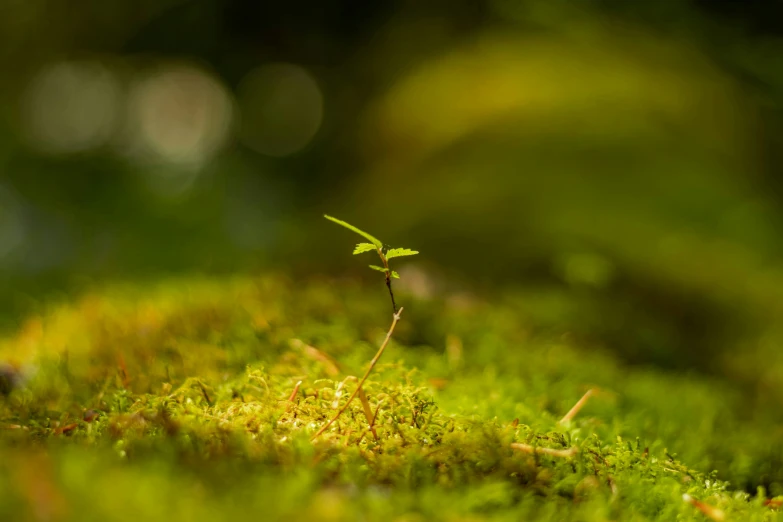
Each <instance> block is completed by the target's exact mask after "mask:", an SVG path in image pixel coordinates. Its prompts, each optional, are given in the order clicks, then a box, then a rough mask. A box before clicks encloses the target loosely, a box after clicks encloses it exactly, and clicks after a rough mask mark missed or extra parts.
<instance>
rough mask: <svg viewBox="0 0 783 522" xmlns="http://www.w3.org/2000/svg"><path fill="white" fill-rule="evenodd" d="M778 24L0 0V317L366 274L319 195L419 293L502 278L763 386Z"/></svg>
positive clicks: (709, 7) (606, 6) (771, 331)
mask: <svg viewBox="0 0 783 522" xmlns="http://www.w3.org/2000/svg"><path fill="white" fill-rule="evenodd" d="M781 20H783V4H781V3H780V2H744V3H740V2H730V1H718V0H709V1H685V0H683V1H661V2H623V1H611V0H585V1H580V2H572V1H554V0H540V1H538V0H515V1H512V0H486V1H479V2H467V1H466V2H455V1H453V0H452V1H431V2H413V1H403V0H398V1H393V0H388V1H380V2H357V1H350V0H342V1H338V2H323V3H310V2H300V1H289V2H254V1H249V0H248V1H230V2H225V1H218V0H203V1H186V0H162V1H161V0H154V1H152V0H141V1H134V2H130V1H124V0H118V1H114V2H109V3H107V2H104V1H100V0H90V1H85V2H79V5H78V7H75V6H74V5H69V3H67V2H65V3H64V2H54V1H51V0H25V1H8V2H4V3H3V5H2V6H1V7H0V78H2V80H0V288H2V290H0V311H2V315H1V316H0V319H1V321H0V325H1V326H2V327H3V328H4V329H5V330H6V331H13V330H15V329H16V328H17V327H18V325H19V322H20V321H21V320H22V318H23V317H24V316H26V315H28V314H32V313H36V312H39V311H40V310H41V309H42V308H43V307H45V306H46V303H47V302H49V301H50V300H51V299H62V298H64V297H67V296H70V295H78V294H79V292H80V291H81V290H82V289H84V288H86V287H90V286H92V285H95V284H98V283H100V282H102V281H113V280H118V279H119V280H123V281H136V280H149V279H157V278H160V277H165V276H166V275H170V274H178V273H185V274H188V273H194V272H197V273H210V274H212V273H233V272H257V271H259V270H267V269H274V270H283V271H286V272H288V273H290V274H291V275H292V277H294V278H296V277H301V278H307V277H310V276H311V275H313V274H321V275H323V274H343V273H346V272H351V271H354V272H355V274H356V275H357V276H358V277H366V278H367V280H368V281H373V282H375V280H374V279H373V277H374V276H377V274H374V273H371V272H370V271H369V270H366V268H365V267H363V266H362V264H361V263H358V262H356V260H354V259H349V258H346V254H347V252H349V250H350V248H351V244H352V242H353V240H354V239H355V238H351V237H349V236H348V235H347V233H345V232H344V231H341V230H338V229H337V228H336V227H334V225H331V224H329V223H327V222H326V221H325V220H323V219H322V218H321V214H323V213H324V212H329V213H331V214H334V215H336V216H338V217H341V218H343V219H346V220H348V221H351V222H354V223H356V224H357V225H359V226H361V227H362V228H366V229H367V230H369V231H371V232H372V233H373V234H376V235H378V236H379V237H380V238H381V239H383V240H384V241H386V242H388V243H390V244H392V245H395V246H396V245H400V246H406V247H412V248H415V249H418V250H421V251H422V255H421V256H419V257H420V259H417V260H416V261H417V263H409V264H408V265H407V267H406V268H407V273H406V272H405V271H404V270H403V280H404V281H405V280H407V281H408V283H407V284H408V285H409V289H410V290H413V291H415V292H419V293H421V292H431V293H432V292H434V293H437V292H438V289H439V288H442V287H443V285H452V286H458V287H464V288H468V289H471V290H472V291H478V292H482V293H484V295H488V296H492V295H493V293H495V292H498V293H499V292H505V293H508V292H512V293H513V292H515V291H517V290H518V291H519V298H518V302H519V304H518V306H519V308H520V310H521V311H523V312H524V313H526V314H530V315H532V316H534V317H536V318H537V321H538V324H540V325H544V327H546V328H551V330H552V331H553V332H556V333H563V334H567V335H569V336H573V337H576V338H578V339H581V340H582V341H583V342H584V343H586V344H587V345H595V346H600V347H602V348H606V349H610V350H614V351H616V352H617V353H619V354H620V356H621V357H622V358H623V359H624V360H627V361H630V362H632V363H639V364H654V365H658V366H662V367H666V368H672V369H673V370H676V371H697V372H707V373H711V374H714V375H717V376H720V377H727V378H731V379H734V380H736V381H737V382H741V383H743V386H746V387H747V388H749V389H750V390H751V391H753V392H754V394H758V396H763V397H766V398H768V399H769V398H770V397H771V398H772V399H769V400H772V401H773V404H778V403H777V402H775V401H777V400H778V399H781V400H783V376H782V375H780V372H779V371H778V369H779V368H780V366H776V365H775V364H776V363H780V362H781V361H780V360H779V359H780V358H782V357H783V355H781V353H783V350H780V349H779V346H780V345H781V343H782V342H783V332H781V330H780V321H779V317H780V316H781V313H783V234H781V225H783V177H781V167H780V166H781V164H782V163H783V162H782V160H783V152H781V151H782V150H783V147H782V145H783V110H782V109H783V65H782V64H781V59H780V58H781V56H783V22H781ZM365 272H366V273H365ZM381 298H384V296H383V295H382V290H380V289H379V299H381ZM384 320H385V319H384ZM770 368H771V370H770Z"/></svg>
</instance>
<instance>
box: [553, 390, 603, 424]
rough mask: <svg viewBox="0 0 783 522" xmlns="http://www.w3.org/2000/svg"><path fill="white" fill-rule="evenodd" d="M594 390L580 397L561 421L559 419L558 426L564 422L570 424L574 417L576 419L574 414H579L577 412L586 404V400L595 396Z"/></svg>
mask: <svg viewBox="0 0 783 522" xmlns="http://www.w3.org/2000/svg"><path fill="white" fill-rule="evenodd" d="M595 392H596V390H595V388H590V389H589V390H587V392H585V394H584V395H582V398H581V399H579V400H578V401H576V404H574V407H573V408H571V409H570V410H568V413H566V414H565V415H564V416H563V418H562V419H560V421H559V424H565V423H566V422H570V421H571V420H572V419H573V418H574V417H576V414H577V413H579V411H580V410H581V409H582V408H584V405H585V404H587V401H588V399H590V397H592V396H593V395H595Z"/></svg>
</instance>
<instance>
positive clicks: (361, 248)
mask: <svg viewBox="0 0 783 522" xmlns="http://www.w3.org/2000/svg"><path fill="white" fill-rule="evenodd" d="M371 251H376V252H377V251H378V249H377V248H375V245H373V244H372V243H359V244H358V245H356V248H354V249H353V255H356V254H364V253H365V252H371Z"/></svg>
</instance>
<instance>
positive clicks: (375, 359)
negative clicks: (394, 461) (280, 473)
mask: <svg viewBox="0 0 783 522" xmlns="http://www.w3.org/2000/svg"><path fill="white" fill-rule="evenodd" d="M402 310H403V309H402V308H400V310H399V311H398V312H396V313H395V314H394V319H393V320H392V324H391V327H389V331H388V332H387V333H386V339H384V340H383V343H382V344H381V347H380V348H378V352H377V353H376V354H375V357H373V358H372V361H370V367H369V368H367V371H366V372H365V373H364V377H362V380H360V381H359V384H358V385H357V386H356V390H354V392H353V394H351V396H350V397H349V398H348V401H347V402H346V403H345V404H344V405H343V407H342V408H340V410H339V411H338V412H337V413H336V414H335V416H334V417H332V418H331V420H330V421H329V422H327V423H326V424H324V425H323V426H322V427H321V429H320V430H318V431H317V432H316V434H315V435H313V436H312V437H311V438H310V440H315V439H317V438H318V436H319V435H321V434H322V433H323V432H325V431H326V430H327V429H328V428H329V426H331V425H332V424H334V421H336V420H337V419H338V418H339V417H340V415H342V414H343V412H344V411H345V410H346V409H348V405H349V404H351V401H353V400H354V398H356V396H357V395H358V394H359V390H361V389H362V385H363V384H364V381H366V380H367V377H369V376H370V372H372V370H373V368H375V365H376V364H377V363H378V359H380V358H381V355H383V351H384V350H385V349H386V345H387V344H389V340H390V339H391V336H392V333H394V327H395V326H397V321H399V320H400V314H401V313H402Z"/></svg>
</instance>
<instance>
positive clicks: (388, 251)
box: [324, 214, 419, 314]
mask: <svg viewBox="0 0 783 522" xmlns="http://www.w3.org/2000/svg"><path fill="white" fill-rule="evenodd" d="M324 217H325V218H326V219H328V220H329V221H333V222H335V223H337V224H338V225H341V226H343V227H345V228H347V229H348V230H352V231H354V232H356V233H357V234H359V235H360V236H362V237H363V238H364V239H366V240H368V241H369V243H359V244H357V245H356V248H354V249H353V255H358V254H364V253H365V252H372V251H375V252H377V253H378V257H380V258H381V263H382V264H383V266H378V265H369V266H370V268H372V269H373V270H377V271H378V272H383V275H384V276H385V277H386V288H388V289H389V297H390V298H391V302H392V309H393V310H394V313H395V314H396V313H397V303H396V302H395V301H394V292H393V291H392V279H399V278H400V274H398V273H397V272H395V271H394V270H392V269H391V268H389V259H392V258H395V257H403V256H415V255H416V254H418V253H419V252H418V251H416V250H411V249H410V248H391V247H390V246H389V245H385V244H383V243H381V241H380V240H379V239H378V238H376V237H374V236H371V235H370V234H368V233H367V232H365V231H364V230H361V229H358V228H356V227H355V226H353V225H351V224H350V223H346V222H345V221H343V220H341V219H337V218H334V217H332V216H327V215H326V214H324Z"/></svg>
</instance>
